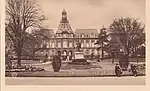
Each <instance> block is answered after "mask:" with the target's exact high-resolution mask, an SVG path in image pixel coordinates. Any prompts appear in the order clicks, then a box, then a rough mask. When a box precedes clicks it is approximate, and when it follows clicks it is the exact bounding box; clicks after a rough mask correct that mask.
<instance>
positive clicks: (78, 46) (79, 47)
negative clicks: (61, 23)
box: [76, 43, 81, 51]
mask: <svg viewBox="0 0 150 91" xmlns="http://www.w3.org/2000/svg"><path fill="white" fill-rule="evenodd" d="M76 48H77V51H80V49H81V43H77V47H76Z"/></svg>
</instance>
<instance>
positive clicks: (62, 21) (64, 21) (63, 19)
mask: <svg viewBox="0 0 150 91" xmlns="http://www.w3.org/2000/svg"><path fill="white" fill-rule="evenodd" d="M61 23H68V20H67V12H66V10H65V9H63V12H62V20H61Z"/></svg>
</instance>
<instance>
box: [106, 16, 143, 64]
mask: <svg viewBox="0 0 150 91" xmlns="http://www.w3.org/2000/svg"><path fill="white" fill-rule="evenodd" d="M144 29H145V25H144V24H143V23H142V22H140V21H139V20H137V19H133V18H129V17H126V18H119V19H115V20H114V21H113V23H112V24H111V25H110V27H109V30H110V32H111V35H114V36H115V37H116V38H115V39H116V42H118V43H119V45H120V47H119V48H120V50H122V51H123V53H124V54H123V55H124V56H125V55H126V56H125V57H127V60H126V61H127V63H128V61H129V59H128V58H129V56H131V55H132V54H133V53H134V52H135V51H137V49H138V47H139V46H141V45H142V44H144V43H145V32H144Z"/></svg>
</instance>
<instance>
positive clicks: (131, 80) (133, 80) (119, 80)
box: [5, 76, 145, 85]
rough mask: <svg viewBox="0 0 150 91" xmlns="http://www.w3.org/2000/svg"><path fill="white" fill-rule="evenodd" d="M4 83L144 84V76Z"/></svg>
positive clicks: (10, 81) (11, 81) (10, 80)
mask: <svg viewBox="0 0 150 91" xmlns="http://www.w3.org/2000/svg"><path fill="white" fill-rule="evenodd" d="M5 81H6V85H145V76H139V77H133V76H128V77H76V78H73V77H68V78H67V77H66V78H65V77H64V78H63V77H62V78H54V77H53V78H52V77H48V78H38V77H26V78H21V77H19V78H18V77H17V78H6V79H5Z"/></svg>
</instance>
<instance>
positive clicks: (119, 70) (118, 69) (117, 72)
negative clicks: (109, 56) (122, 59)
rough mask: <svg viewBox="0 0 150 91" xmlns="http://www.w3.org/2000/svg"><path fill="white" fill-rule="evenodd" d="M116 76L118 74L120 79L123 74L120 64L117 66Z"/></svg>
mask: <svg viewBox="0 0 150 91" xmlns="http://www.w3.org/2000/svg"><path fill="white" fill-rule="evenodd" d="M115 74H116V76H118V77H120V76H121V74H122V69H121V67H120V65H119V64H116V66H115Z"/></svg>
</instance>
